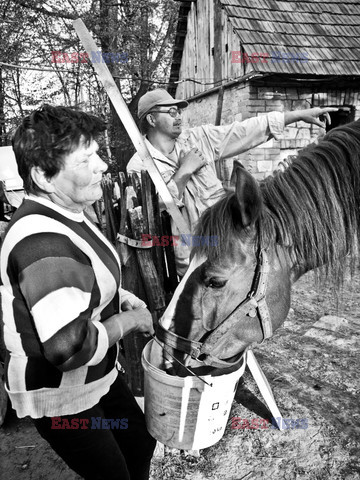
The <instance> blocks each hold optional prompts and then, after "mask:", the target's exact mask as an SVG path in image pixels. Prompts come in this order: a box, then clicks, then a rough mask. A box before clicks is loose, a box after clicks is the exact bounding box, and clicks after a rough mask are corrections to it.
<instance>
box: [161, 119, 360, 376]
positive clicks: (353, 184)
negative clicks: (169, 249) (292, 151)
mask: <svg viewBox="0 0 360 480" xmlns="http://www.w3.org/2000/svg"><path fill="white" fill-rule="evenodd" d="M351 125H353V126H354V127H353V128H348V129H346V128H345V127H341V128H338V129H335V130H334V133H333V134H331V135H330V134H329V135H328V136H327V137H325V138H324V140H323V141H322V142H321V143H320V144H319V145H317V146H311V147H310V148H308V149H306V150H304V153H302V154H301V155H300V156H299V157H298V158H297V159H296V160H295V161H293V163H292V165H291V166H290V167H289V168H288V169H286V171H284V172H281V173H279V174H278V175H274V176H273V177H268V178H267V179H266V180H264V181H263V182H262V183H261V184H260V185H259V184H258V183H257V182H256V181H255V179H254V178H253V177H252V176H251V175H250V174H249V173H248V172H247V171H246V170H245V169H244V168H243V167H242V166H241V165H235V168H234V178H235V191H234V192H232V193H228V194H227V195H226V196H224V198H222V199H221V200H220V201H219V202H218V203H217V204H215V205H214V206H212V207H211V208H209V209H208V210H207V211H205V212H204V214H203V215H202V217H201V219H200V221H199V225H198V228H197V232H196V234H197V235H199V237H200V239H202V244H201V245H199V246H197V247H194V248H193V251H192V257H191V258H192V259H191V263H190V267H189V270H188V271H187V273H186V275H185V276H184V278H183V279H182V281H181V283H180V285H179V286H178V288H177V290H176V292H175V294H174V297H173V299H172V301H171V303H170V305H169V307H168V309H167V311H166V313H165V315H164V318H163V326H164V327H165V328H166V329H167V330H168V332H169V333H168V334H167V335H166V334H165V336H163V335H160V337H163V338H162V339H163V340H164V341H165V343H166V344H167V345H168V346H170V347H171V348H172V349H174V350H172V353H173V355H175V357H176V358H177V359H178V360H180V361H181V362H185V365H186V366H187V367H190V368H191V369H192V370H193V371H194V372H196V373H199V374H204V373H208V372H209V371H210V370H212V371H213V369H214V367H215V368H217V369H220V370H222V371H223V369H224V368H229V367H231V366H232V365H236V362H237V360H238V359H239V357H240V356H241V354H242V352H244V351H245V350H246V349H247V348H248V347H249V346H251V345H252V344H254V343H260V342H262V341H263V340H264V339H265V338H268V337H270V336H271V335H272V332H273V331H275V330H276V329H277V328H278V327H279V326H280V325H281V324H282V323H283V322H284V321H285V319H286V316H287V314H288V311H289V308H290V290H291V285H292V284H293V283H294V282H295V281H296V280H297V279H298V278H299V277H300V276H301V275H302V274H303V273H305V272H306V271H308V270H311V269H314V268H317V267H320V266H323V265H325V266H326V269H329V268H330V271H331V272H336V273H337V274H339V272H340V270H339V265H341V264H343V263H344V262H343V257H344V256H345V255H349V254H350V256H353V255H354V252H355V251H356V246H357V244H358V235H359V226H360V219H359V211H360V194H359V191H360V188H359V187H360V158H359V156H360V124H359V122H354V124H351ZM337 132H338V134H337ZM355 207H357V209H356V211H354V209H355ZM210 237H211V238H212V239H213V240H214V239H215V240H216V242H214V241H212V243H211V244H210V242H208V241H207V239H209V238H210ZM173 367H174V370H173V371H174V373H176V374H177V375H183V374H184V375H185V374H188V373H187V372H186V371H185V370H184V369H183V368H182V367H179V365H177V362H175V363H173Z"/></svg>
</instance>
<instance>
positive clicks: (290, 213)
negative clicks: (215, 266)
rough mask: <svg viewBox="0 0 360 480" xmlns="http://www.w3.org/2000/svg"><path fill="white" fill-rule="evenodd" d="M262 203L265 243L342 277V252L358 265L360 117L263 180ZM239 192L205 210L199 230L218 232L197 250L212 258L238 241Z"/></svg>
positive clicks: (308, 267) (303, 263) (304, 263)
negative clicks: (236, 209) (213, 240)
mask: <svg viewBox="0 0 360 480" xmlns="http://www.w3.org/2000/svg"><path fill="white" fill-rule="evenodd" d="M260 191H261V194H262V197H263V209H262V213H261V215H260V219H259V221H258V229H259V232H261V241H262V244H263V246H265V247H269V246H274V245H279V246H281V247H285V248H286V247H288V248H289V251H290V253H291V254H292V255H293V256H294V260H295V261H296V263H297V264H299V265H300V266H302V267H303V268H304V269H305V270H311V269H314V268H317V267H320V266H325V273H326V274H328V273H329V272H331V273H332V274H334V275H335V276H336V279H339V278H340V277H341V271H342V267H343V264H344V255H345V254H347V255H348V256H349V257H350V258H351V260H352V264H353V265H354V260H355V258H356V255H357V253H358V247H359V240H360V121H356V122H352V123H349V124H347V125H343V126H340V127H337V128H334V129H333V130H331V131H330V132H329V133H328V134H327V135H326V136H325V137H324V138H323V139H322V140H321V141H320V142H319V143H318V144H311V145H309V146H308V147H307V148H305V149H304V150H302V151H301V152H300V153H299V155H298V156H297V157H295V158H294V160H293V161H292V162H291V164H290V166H289V167H288V168H287V169H286V170H285V171H283V172H274V175H273V176H270V177H267V178H266V179H265V180H263V181H261V182H260ZM235 204H236V196H235V193H228V194H226V195H225V196H224V197H223V198H222V199H221V200H220V201H219V202H218V203H217V204H215V205H213V206H212V207H210V208H209V209H208V210H206V211H205V212H204V214H203V215H202V217H201V218H200V220H199V223H198V225H197V232H196V233H197V235H204V236H207V235H215V236H217V239H218V242H217V247H215V248H214V247H211V246H209V245H202V246H199V247H196V251H197V252H199V253H202V254H205V255H206V256H207V257H208V258H209V259H210V260H213V259H215V258H217V257H219V256H220V254H221V252H224V251H226V250H227V248H228V247H229V246H230V244H232V243H233V242H234V241H236V237H237V238H239V236H240V235H241V233H242V234H244V233H246V231H245V232H239V229H238V227H237V225H236V222H234V220H233V212H234V210H233V206H234V205H235Z"/></svg>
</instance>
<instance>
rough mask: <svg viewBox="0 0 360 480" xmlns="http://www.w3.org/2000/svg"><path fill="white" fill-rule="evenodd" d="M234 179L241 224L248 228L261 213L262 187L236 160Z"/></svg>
mask: <svg viewBox="0 0 360 480" xmlns="http://www.w3.org/2000/svg"><path fill="white" fill-rule="evenodd" d="M233 179H234V183H235V195H236V200H237V205H236V207H237V208H236V210H237V213H238V214H239V215H240V221H241V226H242V227H244V228H246V227H249V226H250V225H252V224H253V223H254V222H255V221H256V220H257V218H258V217H259V215H260V213H261V209H262V198H261V193H260V188H259V186H258V184H257V182H256V180H255V179H254V177H253V176H252V175H250V173H249V172H247V171H246V170H245V168H244V167H243V166H242V165H241V164H239V163H236V162H234V170H233Z"/></svg>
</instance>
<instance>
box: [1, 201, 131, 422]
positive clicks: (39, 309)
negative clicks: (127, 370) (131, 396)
mask: <svg viewBox="0 0 360 480" xmlns="http://www.w3.org/2000/svg"><path fill="white" fill-rule="evenodd" d="M120 271H121V270H120V263H119V259H118V256H117V253H116V251H115V249H114V248H113V246H112V245H111V244H110V243H109V242H108V241H107V240H106V238H105V237H104V236H103V235H102V233H101V232H100V231H99V230H98V229H97V227H96V226H95V225H94V224H93V223H92V222H91V221H90V220H89V219H88V218H87V216H86V215H85V214H83V213H72V212H68V211H66V210H64V209H62V208H61V207H58V206H57V205H55V204H54V203H52V202H51V201H49V200H47V199H45V198H42V197H34V196H30V197H28V198H26V199H25V200H24V202H23V204H22V205H21V206H20V208H19V209H18V210H17V211H16V212H15V214H14V216H13V219H12V221H11V223H10V225H9V228H8V231H7V233H6V236H5V238H4V242H3V245H2V248H1V281H2V286H1V298H2V309H3V318H4V339H5V345H6V348H7V358H6V363H5V372H6V389H7V391H8V393H9V396H10V399H11V401H12V405H13V408H14V409H15V410H16V412H17V415H18V416H19V417H24V416H26V415H30V416H31V417H33V418H40V417H42V416H49V417H51V416H60V415H70V414H74V413H78V412H80V411H82V410H86V409H88V408H91V407H92V406H94V405H95V404H96V403H97V402H98V401H99V399H100V398H101V397H102V396H103V395H105V394H106V393H107V392H108V391H109V388H110V386H111V384H112V383H113V382H114V380H115V378H116V375H117V371H116V368H115V364H116V358H117V345H114V346H112V347H111V348H109V342H108V335H107V332H106V329H105V327H104V325H103V324H102V321H103V320H105V319H107V318H109V317H110V316H111V315H113V314H115V313H118V312H119V302H120V298H119V296H120V294H119V292H120Z"/></svg>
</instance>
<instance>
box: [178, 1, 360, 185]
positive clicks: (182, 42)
mask: <svg viewBox="0 0 360 480" xmlns="http://www.w3.org/2000/svg"><path fill="white" fill-rule="evenodd" d="M170 81H171V82H172V87H171V88H170V89H169V91H170V93H172V94H173V95H175V96H176V98H185V99H187V100H188V101H189V102H190V105H189V107H188V109H187V110H185V112H184V115H183V119H184V123H185V125H186V126H195V125H200V124H206V123H213V124H218V125H219V124H228V123H231V122H233V121H235V120H240V121H241V120H244V119H246V118H249V117H252V116H255V115H264V114H265V113H266V112H269V111H273V110H277V111H284V110H296V109H303V108H310V107H315V106H335V107H338V108H339V111H338V112H335V113H334V114H332V126H331V127H333V126H337V125H340V124H343V123H347V122H350V121H353V120H357V119H359V118H360V3H359V2H356V1H354V0H342V1H338V0H307V1H302V2H293V1H284V0H194V1H182V2H180V15H179V22H178V27H177V34H176V42H175V51H174V56H173V63H172V69H171V78H170ZM323 133H324V132H320V129H319V127H316V126H309V125H307V124H305V123H304V122H298V123H297V124H296V125H295V124H293V125H290V126H288V127H287V128H286V129H285V132H284V135H283V138H282V139H281V140H279V141H275V140H270V141H269V142H267V143H266V144H263V145H261V146H260V147H258V148H255V149H253V150H251V151H249V152H247V153H245V154H242V155H240V156H239V160H240V161H242V162H243V163H244V165H246V166H247V168H248V169H249V170H250V171H251V172H252V173H253V174H254V175H255V176H256V177H257V178H259V179H261V178H264V177H265V176H266V175H268V174H270V173H271V172H272V171H273V169H274V167H276V165H277V163H278V162H279V161H280V160H281V159H283V158H285V157H286V156H288V155H290V154H294V153H296V152H297V151H298V149H300V148H303V147H305V146H306V145H308V144H309V143H311V142H313V141H316V139H317V138H318V136H319V134H320V135H321V134H323ZM231 169H232V160H231V161H229V160H228V161H227V162H226V164H225V165H224V168H222V170H221V171H220V176H221V178H222V180H223V181H224V184H225V185H226V184H227V183H228V181H229V175H230V173H231Z"/></svg>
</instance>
